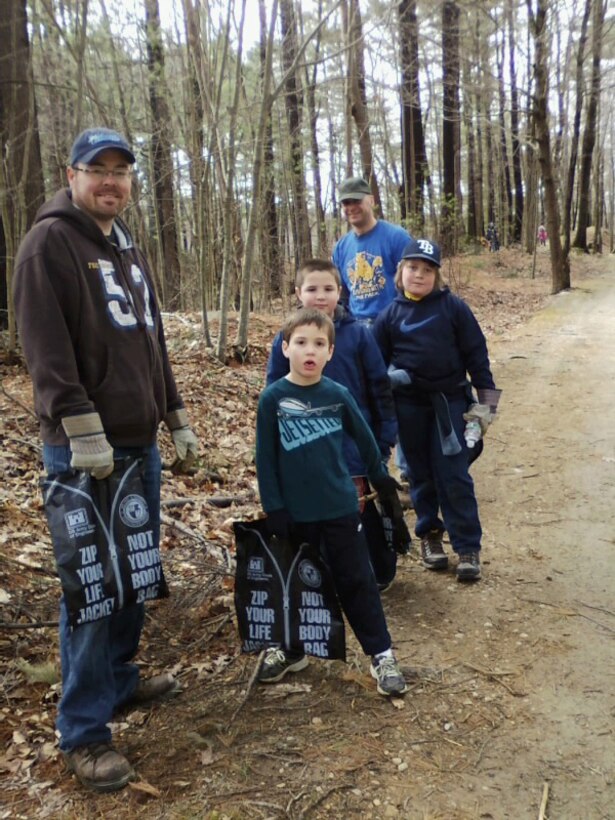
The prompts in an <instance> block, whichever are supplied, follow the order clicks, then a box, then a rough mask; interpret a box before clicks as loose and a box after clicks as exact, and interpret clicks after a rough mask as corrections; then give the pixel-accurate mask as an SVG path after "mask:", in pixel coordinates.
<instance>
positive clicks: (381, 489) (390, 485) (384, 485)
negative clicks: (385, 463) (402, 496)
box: [372, 475, 403, 503]
mask: <svg viewBox="0 0 615 820" xmlns="http://www.w3.org/2000/svg"><path fill="white" fill-rule="evenodd" d="M372 485H373V487H374V490H376V492H377V493H378V500H379V501H380V503H382V502H383V500H385V499H388V498H392V497H393V496H395V497H396V498H397V491H398V490H403V487H402V486H401V484H400V483H399V482H398V481H396V480H395V479H394V478H393V476H392V475H385V476H384V478H380V479H378V481H372Z"/></svg>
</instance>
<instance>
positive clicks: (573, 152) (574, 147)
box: [562, 0, 592, 256]
mask: <svg viewBox="0 0 615 820" xmlns="http://www.w3.org/2000/svg"><path fill="white" fill-rule="evenodd" d="M591 7H592V0H586V3H585V11H584V13H583V18H582V20H581V31H580V34H579V45H578V49H577V59H576V67H577V71H576V104H575V110H574V119H573V123H572V134H571V135H570V159H569V161H568V173H567V175H566V181H565V186H564V213H563V217H562V223H563V229H562V230H563V239H564V249H563V252H564V255H565V256H568V254H569V253H570V238H571V237H570V234H571V230H572V228H571V221H572V196H573V192H574V180H575V175H576V170H577V161H578V153H579V137H580V133H581V112H582V109H583V63H584V62H585V45H586V43H587V27H588V25H589V15H590V13H591Z"/></svg>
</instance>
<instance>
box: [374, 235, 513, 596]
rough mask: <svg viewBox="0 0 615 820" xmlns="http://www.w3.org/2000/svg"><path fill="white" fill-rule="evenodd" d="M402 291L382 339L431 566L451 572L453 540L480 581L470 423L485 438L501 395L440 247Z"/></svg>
mask: <svg viewBox="0 0 615 820" xmlns="http://www.w3.org/2000/svg"><path fill="white" fill-rule="evenodd" d="M395 284H396V286H397V289H398V291H399V293H398V295H397V297H396V298H395V300H394V301H393V302H392V303H391V304H390V305H389V307H388V308H385V310H384V311H382V313H381V314H380V315H379V316H378V318H377V319H376V322H375V324H374V328H373V332H374V337H375V339H376V342H377V343H378V344H379V346H380V350H381V351H382V355H383V356H384V360H385V362H386V364H387V365H393V370H392V372H391V371H390V375H391V381H392V383H393V384H394V396H395V406H396V409H397V421H398V424H399V440H400V443H401V447H402V450H403V453H404V455H405V457H406V459H407V461H408V466H409V470H410V484H411V490H410V492H411V495H412V501H413V502H414V509H415V512H416V534H417V536H418V537H419V538H420V539H421V552H422V558H423V564H424V566H425V567H426V568H427V569H431V570H443V569H446V568H447V566H448V556H447V555H446V553H445V552H444V548H443V545H442V536H443V533H444V530H447V531H448V534H449V538H450V540H451V545H452V547H453V550H454V551H455V552H456V553H457V555H458V558H459V561H458V564H457V569H456V572H457V578H458V579H459V580H460V581H476V580H478V579H479V578H480V549H481V535H482V531H481V526H480V520H479V517H478V505H477V503H476V497H475V495H474V483H473V481H472V477H471V476H470V473H469V469H468V468H469V464H470V460H471V459H470V455H471V450H470V449H469V447H470V444H472V445H473V444H474V442H473V441H472V442H471V439H470V434H469V431H468V432H467V433H466V422H467V423H468V425H472V423H474V424H473V426H477V427H478V435H480V434H481V432H482V434H484V433H485V432H486V430H487V428H488V427H489V424H490V422H491V421H492V420H493V417H494V416H495V412H496V408H497V404H498V400H499V397H500V393H501V391H500V390H497V389H496V387H495V384H494V381H493V376H492V375H491V369H490V366H489V355H488V352H487V343H486V341H485V337H484V335H483V332H482V330H481V329H480V326H479V324H478V322H477V321H476V318H475V316H474V314H473V313H472V311H471V310H470V308H469V307H468V305H467V304H466V303H465V302H464V301H463V300H462V299H460V298H459V297H458V296H455V295H453V294H452V293H451V292H450V290H449V289H448V288H447V287H441V283H440V248H439V247H438V245H436V243H435V242H431V241H430V240H427V239H413V240H412V241H411V242H409V243H408V245H407V246H406V249H405V250H404V253H403V256H402V260H401V262H400V263H399V268H398V271H397V275H396V277H395ZM468 374H469V376H470V379H469V380H468V378H467V375H468ZM472 388H474V390H475V391H476V393H477V395H478V401H477V400H476V398H475V396H474V393H473V390H472ZM466 437H467V443H466ZM440 516H441V517H440Z"/></svg>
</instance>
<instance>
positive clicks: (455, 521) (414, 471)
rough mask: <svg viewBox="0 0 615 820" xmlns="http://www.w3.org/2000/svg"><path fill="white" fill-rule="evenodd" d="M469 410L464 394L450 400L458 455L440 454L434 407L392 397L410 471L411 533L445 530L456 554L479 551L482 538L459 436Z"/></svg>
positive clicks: (467, 461) (466, 454) (421, 533)
mask: <svg viewBox="0 0 615 820" xmlns="http://www.w3.org/2000/svg"><path fill="white" fill-rule="evenodd" d="M467 406H468V401H467V398H466V397H465V396H464V397H461V398H453V399H449V400H448V409H449V413H450V420H451V423H452V426H453V429H454V431H455V433H456V435H457V439H458V441H459V443H460V445H461V451H460V452H459V453H457V454H456V455H444V453H443V452H442V442H441V439H440V434H439V432H438V425H437V423H436V416H435V411H434V408H433V406H432V405H431V404H430V403H429V404H418V403H416V402H412V401H407V400H405V399H403V398H402V399H400V398H399V397H397V396H396V397H395V408H396V411H397V420H398V422H399V441H400V444H401V447H402V450H403V451H404V455H405V456H406V458H407V460H408V467H409V471H410V472H409V477H410V482H411V488H410V495H411V497H412V502H413V504H414V511H415V513H416V526H415V532H416V534H417V536H418V537H419V538H421V537H423V536H424V535H426V534H427V533H428V532H429V531H430V530H444V529H446V531H447V532H448V535H449V538H450V540H451V546H452V547H453V549H454V551H455V552H456V553H467V552H474V551H477V550H480V541H481V536H482V530H481V526H480V520H479V517H478V505H477V503H476V496H475V495H474V482H473V481H472V476H471V475H470V473H469V469H468V468H469V452H468V448H467V447H466V444H465V440H464V437H463V432H464V429H465V420H464V418H463V414H464V413H465V412H466V410H467ZM439 512H441V513H442V518H440V515H439Z"/></svg>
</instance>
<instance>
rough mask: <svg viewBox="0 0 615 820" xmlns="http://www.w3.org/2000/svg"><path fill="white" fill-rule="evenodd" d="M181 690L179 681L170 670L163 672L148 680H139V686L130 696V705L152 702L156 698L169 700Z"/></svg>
mask: <svg viewBox="0 0 615 820" xmlns="http://www.w3.org/2000/svg"><path fill="white" fill-rule="evenodd" d="M180 692H181V687H180V685H179V682H178V681H177V680H176V679H175V678H174V677H173V675H172V674H171V673H170V672H162V674H160V675H154V676H153V677H152V678H147V679H146V680H139V683H138V684H137V688H136V689H135V691H134V692H133V693H132V695H131V696H130V699H129V701H128V703H129V704H130V705H135V704H144V703H150V702H151V701H154V700H167V698H173V697H175V695H178V694H179V693H180Z"/></svg>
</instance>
